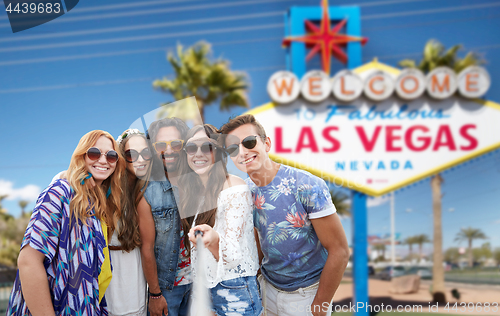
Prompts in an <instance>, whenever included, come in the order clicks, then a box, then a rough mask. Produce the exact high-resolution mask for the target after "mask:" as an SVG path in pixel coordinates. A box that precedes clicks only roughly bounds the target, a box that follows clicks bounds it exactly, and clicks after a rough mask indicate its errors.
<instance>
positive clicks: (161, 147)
mask: <svg viewBox="0 0 500 316" xmlns="http://www.w3.org/2000/svg"><path fill="white" fill-rule="evenodd" d="M168 145H170V148H172V151H181V149H182V145H184V141H183V140H181V139H174V140H171V141H168V142H156V143H153V146H154V148H155V150H156V152H157V153H159V154H161V153H164V152H166V151H167V147H168ZM143 157H144V156H143Z"/></svg>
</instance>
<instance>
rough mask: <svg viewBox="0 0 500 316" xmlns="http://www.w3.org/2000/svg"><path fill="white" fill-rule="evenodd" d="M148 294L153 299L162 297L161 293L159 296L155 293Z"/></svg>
mask: <svg viewBox="0 0 500 316" xmlns="http://www.w3.org/2000/svg"><path fill="white" fill-rule="evenodd" d="M148 294H149V297H151V298H159V297H161V296H162V294H161V292H160V293H158V294H155V293H151V292H149V291H148Z"/></svg>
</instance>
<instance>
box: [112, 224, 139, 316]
mask: <svg viewBox="0 0 500 316" xmlns="http://www.w3.org/2000/svg"><path fill="white" fill-rule="evenodd" d="M109 244H110V245H111V246H119V245H120V241H119V240H118V233H117V231H116V230H115V231H114V233H113V235H112V236H111V241H110V243H109ZM109 254H110V257H111V266H112V267H113V272H112V275H113V277H112V278H111V283H110V284H109V286H108V289H107V290H106V294H105V297H106V302H107V303H108V311H109V315H110V316H115V315H116V316H118V315H120V316H125V315H126V316H146V314H147V306H146V296H147V290H146V278H145V277H144V272H143V271H142V262H141V252H140V249H139V247H137V248H135V249H134V250H132V251H130V252H125V251H122V250H110V251H109Z"/></svg>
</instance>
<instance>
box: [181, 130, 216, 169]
mask: <svg viewBox="0 0 500 316" xmlns="http://www.w3.org/2000/svg"><path fill="white" fill-rule="evenodd" d="M207 142H210V143H212V142H211V141H210V139H209V138H208V137H207V134H205V131H204V130H200V131H199V132H197V133H196V134H194V135H193V137H191V138H190V139H188V140H187V142H186V145H185V147H186V148H187V147H190V146H193V145H196V146H197V147H196V152H195V153H194V154H192V155H191V154H187V161H188V165H189V167H190V168H191V169H192V170H193V171H194V172H196V173H197V174H198V175H200V176H201V175H207V174H208V172H209V171H210V169H212V167H213V165H214V153H213V150H217V149H216V148H215V145H214V146H212V152H208V153H203V152H202V149H201V148H200V147H199V146H201V145H203V144H205V143H207Z"/></svg>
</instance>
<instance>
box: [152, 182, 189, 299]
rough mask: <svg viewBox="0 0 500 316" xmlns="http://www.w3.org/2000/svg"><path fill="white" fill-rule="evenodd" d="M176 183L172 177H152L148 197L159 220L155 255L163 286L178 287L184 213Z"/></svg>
mask: <svg viewBox="0 0 500 316" xmlns="http://www.w3.org/2000/svg"><path fill="white" fill-rule="evenodd" d="M173 189H174V188H173V187H172V185H171V184H170V182H169V181H168V180H164V181H151V182H149V184H148V187H147V188H146V192H145V193H144V197H145V198H146V201H147V202H148V203H149V205H150V206H151V212H152V213H153V219H154V222H155V230H156V232H155V258H156V269H157V272H158V282H159V284H160V288H161V290H162V291H163V290H169V291H171V290H172V289H173V288H174V281H175V273H176V270H177V265H178V261H179V250H180V241H181V238H180V225H181V224H180V216H179V211H178V210H177V204H176V203H175V198H174V192H173Z"/></svg>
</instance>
